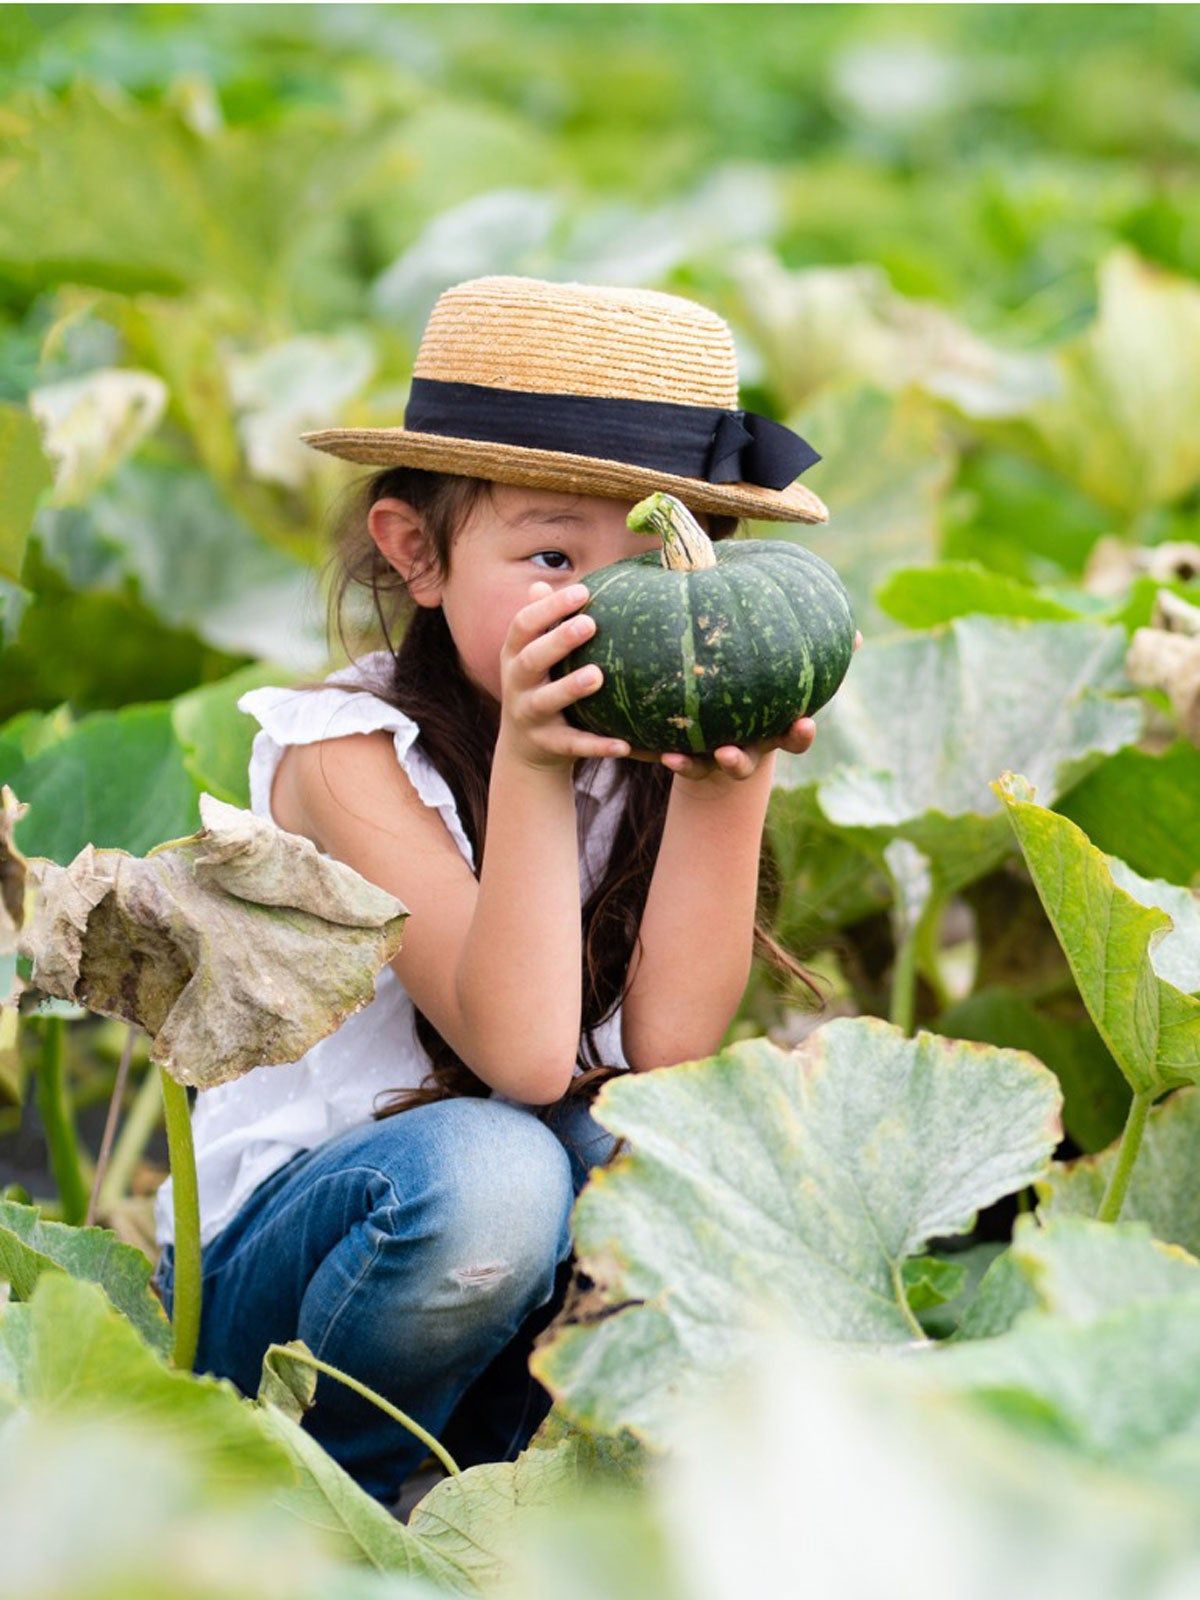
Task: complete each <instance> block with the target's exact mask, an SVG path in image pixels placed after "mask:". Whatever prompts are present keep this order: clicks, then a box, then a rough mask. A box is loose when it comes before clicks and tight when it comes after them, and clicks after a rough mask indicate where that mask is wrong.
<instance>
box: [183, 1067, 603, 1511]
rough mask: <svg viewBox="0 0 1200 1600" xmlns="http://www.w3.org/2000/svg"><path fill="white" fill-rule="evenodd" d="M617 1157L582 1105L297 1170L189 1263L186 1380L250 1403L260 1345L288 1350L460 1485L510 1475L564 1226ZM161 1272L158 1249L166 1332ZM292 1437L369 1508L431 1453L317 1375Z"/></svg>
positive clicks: (352, 1151)
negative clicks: (336, 1372)
mask: <svg viewBox="0 0 1200 1600" xmlns="http://www.w3.org/2000/svg"><path fill="white" fill-rule="evenodd" d="M614 1146H615V1140H614V1138H613V1136H612V1135H611V1134H610V1133H608V1132H607V1131H606V1130H605V1129H604V1128H602V1127H601V1126H600V1124H599V1123H598V1122H596V1121H595V1120H594V1119H593V1117H592V1116H591V1114H590V1112H589V1111H588V1109H587V1107H586V1105H584V1104H583V1103H582V1102H580V1101H578V1100H562V1101H559V1102H557V1103H556V1104H555V1105H553V1106H550V1107H549V1108H547V1111H546V1113H545V1120H543V1118H542V1117H541V1116H539V1115H536V1114H535V1111H534V1108H530V1107H526V1106H516V1105H511V1104H509V1103H508V1102H507V1101H502V1100H494V1099H490V1098H481V1099H473V1098H470V1097H461V1098H456V1099H452V1100H442V1101H437V1102H435V1103H434V1104H432V1105H423V1106H417V1107H415V1108H413V1109H412V1110H410V1111H404V1112H401V1113H399V1114H398V1115H396V1116H391V1117H386V1118H384V1119H383V1120H382V1121H379V1122H374V1121H372V1122H365V1123H363V1124H362V1125H361V1126H358V1127H354V1128H350V1129H348V1130H347V1131H346V1132H345V1133H342V1134H340V1135H338V1136H337V1137H335V1138H332V1139H328V1140H326V1141H325V1142H324V1143H323V1144H319V1145H317V1146H315V1147H314V1148H313V1149H311V1150H302V1151H300V1152H299V1153H298V1154H297V1155H295V1156H293V1157H292V1159H291V1160H290V1161H288V1162H287V1163H286V1165H284V1166H283V1167H280V1168H279V1169H278V1170H277V1171H276V1172H273V1173H271V1174H270V1176H269V1177H267V1178H265V1179H264V1180H263V1182H262V1183H261V1184H259V1186H258V1187H257V1188H256V1189H255V1190H254V1191H253V1193H251V1194H250V1195H249V1196H248V1197H247V1198H246V1200H245V1201H244V1203H243V1204H242V1206H241V1208H240V1209H239V1210H238V1212H237V1213H236V1214H235V1215H234V1216H233V1217H232V1218H231V1220H230V1221H229V1222H228V1223H226V1225H225V1226H224V1227H223V1228H222V1229H221V1231H220V1233H218V1234H217V1235H216V1236H215V1237H214V1238H213V1239H211V1240H210V1241H209V1242H208V1244H207V1245H205V1247H204V1254H203V1282H202V1306H201V1319H200V1345H199V1349H198V1351H197V1357H196V1370H197V1371H200V1372H211V1373H213V1374H214V1375H216V1376H217V1377H224V1378H229V1379H231V1380H232V1381H233V1382H234V1383H235V1384H236V1385H237V1387H238V1388H239V1389H240V1390H241V1391H242V1393H243V1394H246V1395H254V1394H256V1393H257V1390H258V1383H259V1376H260V1372H261V1367H262V1358H263V1354H264V1352H265V1351H266V1348H267V1346H268V1345H269V1344H274V1343H285V1342H286V1341H287V1340H289V1339H303V1340H304V1342H305V1344H307V1345H308V1347H309V1348H310V1350H312V1352H313V1354H314V1355H315V1356H318V1357H320V1359H321V1360H323V1361H328V1362H330V1363H332V1365H334V1366H336V1367H340V1368H341V1369H342V1370H343V1371H345V1372H348V1373H350V1374H351V1375H352V1376H353V1377H356V1378H358V1379H359V1381H360V1382H362V1383H366V1384H368V1385H370V1387H371V1388H373V1389H376V1390H378V1392H379V1393H380V1394H382V1395H384V1396H385V1397H386V1398H387V1399H388V1400H390V1401H391V1402H392V1403H393V1405H396V1406H398V1407H399V1408H400V1409H401V1410H402V1411H404V1412H406V1413H407V1414H408V1415H409V1416H411V1417H413V1418H414V1419H415V1420H416V1421H418V1422H419V1423H420V1424H421V1425H422V1427H424V1428H426V1429H427V1430H428V1431H429V1432H430V1433H432V1434H433V1435H434V1437H435V1438H437V1439H439V1440H440V1441H441V1442H442V1443H443V1444H444V1445H445V1446H446V1448H447V1449H448V1450H449V1451H450V1453H451V1455H453V1456H454V1457H455V1459H456V1460H457V1461H458V1463H459V1465H460V1466H470V1465H474V1464H476V1463H477V1462H480V1461H498V1460H503V1461H510V1460H512V1459H514V1457H515V1456H516V1455H517V1453H518V1452H519V1451H520V1450H522V1449H524V1447H525V1445H526V1444H527V1443H528V1441H529V1438H530V1436H531V1435H532V1433H533V1432H534V1430H535V1429H536V1427H537V1425H538V1423H539V1422H540V1421H541V1420H542V1418H543V1417H544V1416H545V1414H546V1412H547V1411H548V1410H549V1408H550V1397H549V1395H548V1394H547V1393H546V1391H545V1389H543V1388H542V1386H541V1384H539V1383H538V1382H537V1380H536V1379H535V1378H533V1377H532V1375H531V1374H530V1372H529V1370H528V1359H529V1353H530V1349H531V1348H532V1342H533V1338H534V1336H535V1335H536V1334H537V1333H539V1332H540V1331H541V1330H542V1329H543V1328H544V1327H545V1326H546V1325H547V1324H548V1323H549V1322H550V1321H551V1319H552V1318H553V1317H554V1315H555V1314H556V1313H557V1311H558V1310H559V1308H560V1306H561V1303H562V1298H563V1294H564V1292H565V1289H566V1286H567V1281H568V1279H569V1277H570V1268H571V1261H572V1259H573V1257H572V1252H571V1237H570V1232H569V1226H568V1224H569V1219H570V1213H571V1209H572V1206H573V1205H574V1202H575V1198H576V1196H577V1194H578V1193H579V1191H580V1190H581V1189H582V1188H583V1185H584V1183H585V1182H586V1181H587V1177H588V1173H589V1171H590V1169H591V1168H592V1167H593V1166H595V1165H597V1164H599V1163H602V1162H604V1161H606V1160H607V1159H608V1157H609V1156H610V1155H611V1154H612V1152H613V1149H614ZM174 1270H175V1263H174V1250H173V1249H172V1247H171V1246H170V1245H167V1246H165V1247H164V1249H163V1252H162V1256H161V1259H160V1261H159V1265H158V1267H157V1269H156V1271H155V1275H154V1281H155V1283H156V1284H157V1285H158V1288H159V1291H160V1293H161V1295H162V1298H163V1303H164V1305H165V1306H166V1309H167V1312H168V1314H170V1311H171V1306H172V1298H173V1288H174ZM304 1426H305V1428H306V1429H307V1430H308V1431H309V1432H310V1433H312V1434H313V1436H314V1437H315V1438H316V1439H317V1440H318V1441H319V1442H320V1443H321V1445H323V1446H324V1448H325V1449H326V1450H327V1451H328V1452H329V1454H330V1455H331V1456H333V1458H334V1460H336V1461H337V1462H338V1463H339V1464H340V1465H341V1466H342V1467H344V1468H345V1470H346V1471H347V1472H348V1473H349V1474H350V1475H351V1477H353V1478H354V1479H355V1480H356V1481H357V1482H358V1484H359V1485H360V1486H361V1487H362V1488H363V1489H364V1490H365V1491H366V1492H367V1493H368V1494H370V1495H372V1496H374V1497H375V1498H376V1499H378V1500H380V1501H382V1502H384V1503H385V1504H390V1503H391V1502H392V1501H393V1500H394V1499H395V1498H396V1496H397V1494H398V1493H399V1491H400V1488H401V1486H402V1484H403V1483H404V1480H405V1479H406V1478H407V1477H408V1476H409V1474H410V1473H411V1472H412V1471H413V1469H414V1468H415V1467H416V1466H417V1465H418V1464H419V1463H420V1462H421V1461H422V1460H423V1459H424V1458H425V1456H426V1454H427V1453H428V1452H427V1450H426V1447H425V1445H424V1444H422V1443H421V1441H420V1440H419V1439H418V1438H417V1437H416V1436H415V1435H414V1434H411V1433H409V1432H408V1430H407V1429H405V1428H404V1427H402V1426H401V1425H400V1424H399V1423H397V1422H394V1421H393V1420H392V1419H391V1418H390V1417H387V1416H385V1415H384V1413H383V1412H381V1411H380V1410H379V1408H378V1407H377V1406H373V1405H371V1404H369V1402H367V1401H365V1400H363V1399H362V1398H360V1396H358V1395H356V1394H355V1393H353V1391H352V1390H350V1389H347V1388H346V1386H345V1385H344V1384H341V1383H338V1382H337V1380H336V1379H333V1378H330V1377H327V1376H323V1375H322V1376H319V1377H318V1380H317V1400H316V1404H315V1406H314V1407H313V1408H312V1409H311V1410H310V1411H308V1412H307V1413H306V1414H305V1418H304Z"/></svg>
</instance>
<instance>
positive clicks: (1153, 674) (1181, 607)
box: [1125, 589, 1200, 746]
mask: <svg viewBox="0 0 1200 1600" xmlns="http://www.w3.org/2000/svg"><path fill="white" fill-rule="evenodd" d="M1125 671H1126V672H1127V674H1128V675H1129V678H1130V680H1131V681H1132V682H1133V683H1136V684H1139V685H1140V686H1141V687H1142V688H1143V689H1161V690H1162V691H1163V692H1164V693H1165V694H1166V695H1167V697H1168V699H1169V700H1170V702H1171V709H1172V710H1173V711H1174V713H1175V715H1176V717H1177V718H1178V720H1179V726H1180V730H1181V731H1182V732H1183V733H1184V734H1185V735H1186V736H1187V738H1189V739H1190V740H1191V742H1192V743H1193V744H1194V745H1197V746H1200V606H1193V605H1190V604H1189V603H1188V602H1187V601H1186V600H1184V599H1182V598H1181V597H1180V596H1178V595H1174V594H1172V593H1171V591H1170V590H1169V589H1160V590H1159V592H1158V594H1157V596H1156V597H1155V603H1154V612H1153V615H1152V617H1151V626H1150V627H1148V628H1138V629H1136V630H1135V632H1134V635H1133V638H1132V639H1131V640H1130V642H1129V651H1128V654H1127V655H1126V658H1125Z"/></svg>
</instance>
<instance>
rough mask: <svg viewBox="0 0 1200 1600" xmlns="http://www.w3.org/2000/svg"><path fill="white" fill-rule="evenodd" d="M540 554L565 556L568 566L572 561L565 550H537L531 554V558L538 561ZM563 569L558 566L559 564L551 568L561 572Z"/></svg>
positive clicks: (553, 570)
mask: <svg viewBox="0 0 1200 1600" xmlns="http://www.w3.org/2000/svg"><path fill="white" fill-rule="evenodd" d="M538 556H561V557H562V558H563V560H564V561H565V562H566V563H567V565H568V566H569V565H570V563H571V558H570V556H569V555H567V554H566V552H565V551H563V550H535V551H534V553H533V554H532V555H531V556H530V558H529V559H530V560H531V561H536V560H537V558H538ZM562 570H563V569H562V568H561V567H557V566H556V567H551V568H550V571H551V572H561V571H562Z"/></svg>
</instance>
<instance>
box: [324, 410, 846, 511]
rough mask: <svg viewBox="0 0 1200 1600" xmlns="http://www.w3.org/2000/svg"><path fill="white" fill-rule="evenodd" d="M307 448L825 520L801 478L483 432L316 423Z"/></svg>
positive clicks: (535, 483)
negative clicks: (668, 463)
mask: <svg viewBox="0 0 1200 1600" xmlns="http://www.w3.org/2000/svg"><path fill="white" fill-rule="evenodd" d="M300 438H301V440H302V442H303V443H304V444H306V445H308V446H310V448H312V449H313V450H323V451H324V452H325V453H326V454H327V455H331V456H339V457H340V458H341V459H342V460H344V461H358V462H361V463H363V464H364V465H367V466H379V467H395V466H410V467H423V468H424V469H425V470H426V471H428V472H450V473H458V474H460V475H463V476H467V477H478V478H491V479H494V480H495V481H496V482H497V483H512V484H521V485H523V486H524V487H525V488H530V489H569V490H571V491H573V492H574V493H576V494H590V495H599V496H603V497H607V498H610V499H623V498H625V497H626V496H630V497H632V498H633V499H635V500H640V499H642V498H644V496H646V495H648V494H652V493H653V492H654V491H655V490H656V489H658V490H662V491H664V492H666V493H669V494H673V495H675V496H676V497H677V498H678V499H680V500H682V501H683V503H684V504H685V505H686V506H687V507H688V509H689V510H691V511H710V512H715V513H718V514H721V513H724V514H726V515H732V516H738V517H753V518H757V519H758V520H760V521H763V522H828V521H829V512H828V510H827V508H826V506H825V503H824V501H823V500H821V499H820V498H819V497H818V496H817V495H815V494H814V493H813V492H812V490H811V489H807V488H805V487H804V485H803V484H801V483H791V484H789V485H788V486H787V488H785V489H768V488H765V487H764V486H763V485H762V484H757V483H709V482H708V481H707V480H705V479H703V478H680V477H676V476H675V475H673V474H672V473H669V472H659V471H658V470H657V469H655V468H654V467H637V466H631V465H630V464H629V462H627V461H608V460H604V459H602V458H601V457H599V456H578V455H571V454H568V453H567V452H565V451H559V450H534V449H531V448H529V447H527V446H525V445H507V444H495V443H493V442H491V441H489V440H486V439H456V438H453V437H452V436H450V435H449V434H444V433H415V432H410V431H409V430H408V429H407V428H322V429H319V430H317V431H316V432H311V433H302V434H301V435H300Z"/></svg>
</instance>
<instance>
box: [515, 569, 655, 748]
mask: <svg viewBox="0 0 1200 1600" xmlns="http://www.w3.org/2000/svg"><path fill="white" fill-rule="evenodd" d="M529 592H530V595H531V596H532V598H531V599H530V601H529V604H528V605H524V606H522V607H521V609H520V610H519V611H518V612H517V614H516V615H515V616H514V617H513V619H512V622H511V623H510V624H509V629H508V633H507V635H506V637H505V640H504V644H503V645H502V646H501V649H500V739H502V740H503V741H504V742H505V744H506V746H507V747H508V748H509V749H510V750H511V751H512V752H513V753H514V754H515V755H516V756H517V757H518V758H519V759H520V760H522V761H524V762H525V763H526V764H527V765H528V766H531V767H537V768H543V769H546V770H548V771H554V770H556V769H558V768H565V769H566V770H567V771H568V772H570V770H571V767H572V764H573V763H574V762H576V761H580V760H584V759H586V758H588V757H593V756H627V755H629V753H630V750H629V745H628V743H627V742H626V740H624V739H609V738H605V737H603V736H602V735H600V734H596V733H588V732H586V731H585V730H584V729H581V728H573V727H572V726H571V724H570V723H569V722H568V721H567V719H566V718H565V717H564V716H563V714H562V712H563V707H564V706H568V705H570V704H571V703H572V702H573V701H575V700H582V699H583V697H584V695H587V694H594V693H595V692H596V690H597V689H598V688H599V687H600V685H601V683H602V682H603V681H604V674H603V673H602V672H601V670H600V668H599V667H581V668H580V669H579V670H578V671H576V672H571V673H568V674H567V676H566V677H564V678H551V677H550V667H551V666H552V664H553V663H554V662H556V661H561V660H563V658H564V657H565V656H568V655H570V653H571V651H572V650H574V649H575V648H576V647H577V646H578V645H580V644H582V642H583V641H584V640H585V639H587V638H589V637H590V636H591V635H592V634H593V633H594V632H595V631H596V624H595V622H594V621H593V620H592V618H591V617H589V616H586V615H584V616H575V615H574V613H575V612H576V611H578V609H579V607H580V606H581V605H583V603H584V602H585V601H586V600H588V599H589V598H590V596H589V594H588V590H587V589H586V588H585V587H584V585H583V584H581V583H576V584H571V585H569V586H568V587H567V588H563V589H552V588H551V586H550V585H549V584H548V583H543V582H538V583H534V584H532V585H531V586H530V591H529Z"/></svg>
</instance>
